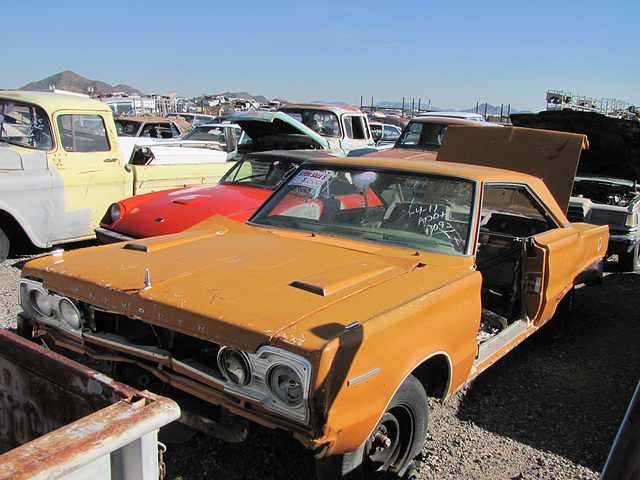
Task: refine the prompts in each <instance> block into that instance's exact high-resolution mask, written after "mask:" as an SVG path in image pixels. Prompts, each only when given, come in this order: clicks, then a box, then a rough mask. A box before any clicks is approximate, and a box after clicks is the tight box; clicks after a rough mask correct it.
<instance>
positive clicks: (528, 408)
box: [0, 253, 640, 480]
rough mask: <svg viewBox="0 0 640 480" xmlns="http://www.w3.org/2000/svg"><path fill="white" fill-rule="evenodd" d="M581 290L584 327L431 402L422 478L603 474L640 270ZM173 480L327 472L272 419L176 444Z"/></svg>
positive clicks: (634, 331)
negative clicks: (267, 424)
mask: <svg viewBox="0 0 640 480" xmlns="http://www.w3.org/2000/svg"><path fill="white" fill-rule="evenodd" d="M32 256H33V254H32V253H31V254H19V255H17V256H14V257H13V258H10V259H9V260H6V261H4V262H2V263H0V297H1V298H0V322H1V325H2V327H3V328H14V327H15V315H16V313H18V311H19V307H18V306H17V296H16V285H17V279H18V277H19V272H20V268H21V266H22V264H23V262H24V261H25V260H27V259H28V258H31V257H32ZM609 267H610V268H609V270H610V271H609V272H607V275H606V277H605V279H604V284H603V285H601V286H597V287H592V288H580V289H578V290H577V291H576V296H575V307H574V313H573V318H572V323H571V324H570V327H569V329H568V331H567V334H566V335H565V336H564V337H563V338H562V339H560V340H558V341H556V342H555V343H554V344H552V345H547V344H542V343H539V342H536V341H534V339H531V340H529V341H527V342H525V343H524V344H522V345H520V346H519V347H518V348H516V349H515V350H514V351H513V352H511V353H510V354H508V355H507V356H506V357H505V358H503V359H502V360H500V362H498V363H497V364H496V365H494V366H493V367H491V368H490V369H489V370H488V371H486V372H484V373H483V374H482V375H480V376H479V377H478V378H477V379H476V380H475V381H474V382H473V383H471V384H470V385H468V386H467V387H466V388H465V389H464V390H463V391H461V392H458V393H457V394H456V395H454V396H453V397H452V398H450V399H449V400H448V401H447V402H445V403H444V404H441V403H440V402H437V401H433V400H432V401H431V413H430V424H429V431H428V435H427V442H426V444H425V447H424V449H423V451H422V458H421V461H420V463H419V465H418V468H417V478H419V479H423V480H426V479H429V480H431V479H439V480H440V479H445V480H446V479H551V478H553V479H555V478H557V479H597V478H598V477H599V475H600V472H601V470H602V467H603V466H604V463H605V461H606V458H607V454H608V451H609V448H610V447H611V444H612V442H613V439H614V437H615V434H616V432H617V430H618V427H619V425H620V422H621V420H622V418H623V416H624V414H625V411H626V408H627V405H628V403H629V401H630V399H631V397H632V395H633V392H634V389H635V386H636V384H637V382H638V380H639V378H640V348H638V339H639V338H640V313H639V312H640V295H638V291H639V289H640V288H639V287H640V275H637V274H628V273H620V272H616V271H615V270H614V267H615V263H613V264H611V265H610V266H609ZM165 461H166V465H167V476H166V477H165V478H167V479H169V480H200V479H214V478H216V479H217V478H225V479H226V480H234V479H261V480H270V479H300V480H307V479H308V480H313V479H314V478H315V474H314V467H313V459H312V457H311V455H310V454H309V453H308V452H307V451H306V450H305V449H304V448H302V446H301V445H300V444H298V442H297V441H295V440H293V439H292V438H290V437H289V436H287V435H286V433H284V432H280V431H272V430H269V429H266V428H263V427H260V426H256V427H255V428H254V429H253V432H252V435H251V436H250V438H249V440H247V441H246V442H244V443H241V444H236V445H231V444H225V443H223V442H220V441H217V440H215V439H212V438H208V437H206V436H204V435H196V436H195V437H194V438H193V439H191V440H190V441H188V442H186V443H183V444H171V445H168V450H167V452H166V454H165Z"/></svg>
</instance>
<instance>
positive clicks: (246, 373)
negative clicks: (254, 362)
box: [218, 348, 251, 387]
mask: <svg viewBox="0 0 640 480" xmlns="http://www.w3.org/2000/svg"><path fill="white" fill-rule="evenodd" d="M218 365H219V367H220V370H221V371H222V374H223V375H224V376H225V378H226V379H227V380H228V381H230V382H231V383H234V384H235V385H238V386H241V387H242V386H245V385H248V384H249V382H250V381H251V367H250V364H249V360H248V359H247V357H246V355H245V354H244V353H242V352H240V351H238V350H234V349H233V348H224V349H222V350H220V353H219V354H218Z"/></svg>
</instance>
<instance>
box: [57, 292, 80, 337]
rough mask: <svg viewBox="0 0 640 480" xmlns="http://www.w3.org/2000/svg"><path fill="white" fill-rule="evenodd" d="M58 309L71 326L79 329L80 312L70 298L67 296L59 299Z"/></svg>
mask: <svg viewBox="0 0 640 480" xmlns="http://www.w3.org/2000/svg"><path fill="white" fill-rule="evenodd" d="M58 310H60V315H61V316H62V319H63V320H64V321H65V322H67V324H69V326H70V327H71V328H74V329H76V330H78V329H80V312H79V311H78V309H77V308H76V306H75V305H74V304H73V302H72V301H71V300H69V299H67V298H63V299H62V300H60V303H58Z"/></svg>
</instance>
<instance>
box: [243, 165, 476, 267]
mask: <svg viewBox="0 0 640 480" xmlns="http://www.w3.org/2000/svg"><path fill="white" fill-rule="evenodd" d="M474 190H475V183H474V182H473V181H470V180H468V179H464V178H460V177H454V176H446V175H437V174H432V173H428V172H406V171H389V170H380V171H378V170H372V169H370V168H368V167H359V166H353V165H351V166H335V165H331V166H327V165H316V164H313V165H311V164H309V165H305V166H304V168H301V169H299V170H298V171H297V173H296V174H295V175H293V176H291V177H290V178H289V180H288V181H287V183H286V185H284V186H283V187H282V188H281V189H280V190H278V191H277V192H276V193H275V194H274V195H272V196H271V197H270V199H269V200H268V201H267V202H266V203H265V204H264V205H263V206H262V207H261V208H260V210H258V212H257V213H256V214H255V215H254V216H253V217H252V218H251V220H250V222H251V223H253V224H260V225H265V226H270V227H281V228H287V229H292V230H300V231H305V232H313V233H316V234H324V235H332V236H337V237H343V238H349V239H355V240H364V241H369V242H378V243H383V244H386V245H393V246H400V247H405V248H411V249H414V250H422V251H429V252H435V253H446V254H464V253H466V252H467V250H468V245H469V237H470V232H471V226H470V225H471V219H472V218H473V215H472V214H471V212H472V208H474V200H473V199H474Z"/></svg>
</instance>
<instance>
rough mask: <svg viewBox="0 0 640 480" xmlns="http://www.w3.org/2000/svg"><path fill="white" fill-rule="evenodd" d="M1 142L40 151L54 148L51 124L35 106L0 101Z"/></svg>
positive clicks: (42, 111) (40, 109)
mask: <svg viewBox="0 0 640 480" xmlns="http://www.w3.org/2000/svg"><path fill="white" fill-rule="evenodd" d="M0 140H1V141H3V142H8V143H13V144H15V145H20V146H23V147H29V148H36V149H38V150H50V149H51V148H53V141H52V137H51V124H50V123H49V118H48V117H47V114H46V113H45V111H44V110H43V109H42V108H40V107H37V106H35V105H29V104H26V103H22V102H16V101H13V100H1V99H0Z"/></svg>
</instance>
